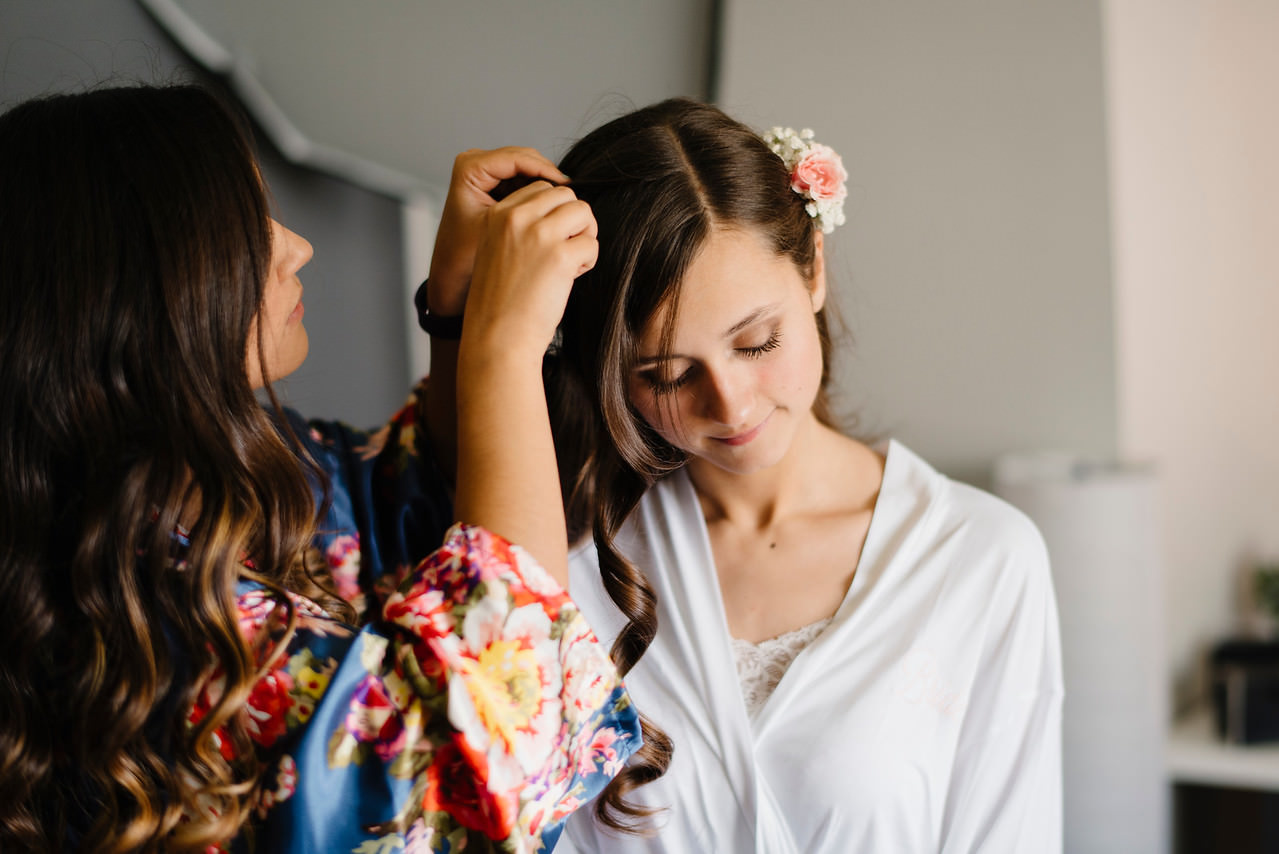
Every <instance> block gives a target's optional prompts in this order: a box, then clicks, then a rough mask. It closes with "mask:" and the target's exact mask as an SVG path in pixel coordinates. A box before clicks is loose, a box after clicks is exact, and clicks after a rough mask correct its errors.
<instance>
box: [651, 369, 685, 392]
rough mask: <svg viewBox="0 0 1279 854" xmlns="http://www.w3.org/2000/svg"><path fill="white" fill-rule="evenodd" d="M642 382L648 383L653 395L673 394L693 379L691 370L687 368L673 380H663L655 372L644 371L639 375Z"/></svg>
mask: <svg viewBox="0 0 1279 854" xmlns="http://www.w3.org/2000/svg"><path fill="white" fill-rule="evenodd" d="M640 377H641V378H642V379H643V380H644V382H646V383H648V387H649V388H651V389H652V390H653V392H654V393H655V394H674V393H675V392H677V391H679V390H680V389H681V388H683V387H684V386H685V385H687V384H688V381H689V380H690V379H692V377H693V369H692V368H689V369H688V370H686V371H684V373H682V374H680V375H679V376H677V377H674V378H673V379H669V380H668V379H664V378H663V377H662V376H661V375H660V374H659V373H658V372H657V371H646V372H644V373H643V374H641V375H640Z"/></svg>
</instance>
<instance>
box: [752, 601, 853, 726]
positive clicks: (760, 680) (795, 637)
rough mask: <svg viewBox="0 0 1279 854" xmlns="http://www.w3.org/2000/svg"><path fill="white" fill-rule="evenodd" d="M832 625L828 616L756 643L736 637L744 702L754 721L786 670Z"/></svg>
mask: <svg viewBox="0 0 1279 854" xmlns="http://www.w3.org/2000/svg"><path fill="white" fill-rule="evenodd" d="M829 623H830V617H827V618H826V619H824V620H818V621H817V622H815V623H809V624H808V625H807V626H801V627H800V628H798V629H795V630H794V631H792V632H786V633H785V634H781V635H778V636H777V637H775V638H769V639H768V640H765V641H761V642H760V643H757V644H754V643H751V642H750V641H744V640H740V639H739V638H733V658H735V659H736V660H737V678H738V681H740V682H741V683H742V699H743V700H745V701H746V712H747V714H749V715H750V717H751V719H752V720H754V718H755V715H756V713H758V712H759V710H760V709H762V708H763V707H764V703H765V702H767V701H768V698H769V697H770V696H772V694H773V690H774V689H775V688H776V687H777V683H778V682H781V681H782V675H783V674H784V673H785V672H786V668H788V667H790V665H791V662H792V661H794V660H795V657H796V656H797V655H799V654H800V653H801V652H803V651H804V647H806V646H808V645H809V644H810V643H812V642H813V640H814V639H815V638H816V637H817V636H818V635H820V634H821V633H822V629H824V628H826V626H827V625H828V624H829Z"/></svg>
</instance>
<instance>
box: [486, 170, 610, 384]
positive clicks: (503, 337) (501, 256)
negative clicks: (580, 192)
mask: <svg viewBox="0 0 1279 854" xmlns="http://www.w3.org/2000/svg"><path fill="white" fill-rule="evenodd" d="M484 220H485V226H486V227H485V229H484V231H483V234H482V236H481V238H480V242H479V245H478V247H477V249H478V257H477V260H476V263H475V272H474V279H473V282H472V285H471V292H470V296H469V297H468V299H467V303H466V321H465V325H464V326H463V328H462V347H463V350H464V351H467V350H471V349H472V348H479V347H484V346H497V347H499V348H500V349H501V350H502V351H506V352H509V351H511V350H512V349H513V348H520V352H521V353H523V354H526V355H527V357H528V358H531V359H534V360H536V363H537V364H538V365H540V364H541V358H542V354H543V352H544V351H545V350H546V347H547V345H548V344H550V342H551V337H552V335H554V333H555V327H556V325H557V324H558V323H559V321H560V317H561V315H563V313H564V305H565V303H566V302H567V300H568V295H569V290H570V289H571V288H572V285H573V280H574V279H575V278H577V277H578V276H580V275H581V274H582V273H585V272H586V271H587V270H589V269H591V267H593V266H595V260H596V258H597V256H598V254H599V243H598V242H597V240H596V235H597V233H598V232H597V228H596V224H595V217H594V216H593V215H592V214H591V209H590V207H589V206H588V205H587V204H586V202H583V201H581V200H579V199H578V198H577V196H576V195H575V194H574V193H573V191H572V190H571V189H569V188H568V187H563V186H553V185H551V184H548V183H547V182H545V181H536V182H534V183H532V184H529V185H528V186H526V187H522V188H521V189H519V190H516V191H515V192H514V193H512V194H511V195H510V196H508V197H507V198H506V199H504V200H502V201H501V202H499V203H497V204H495V205H493V206H492V207H490V208H489V209H488V210H487V211H486V212H485V215H484Z"/></svg>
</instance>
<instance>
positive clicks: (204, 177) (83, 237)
mask: <svg viewBox="0 0 1279 854" xmlns="http://www.w3.org/2000/svg"><path fill="white" fill-rule="evenodd" d="M270 255H271V231H270V221H269V205H268V201H267V198H266V195H265V189H264V187H263V186H262V183H261V178H260V175H259V174H258V171H257V167H256V165H255V159H254V156H253V152H252V148H251V143H250V141H249V135H248V132H247V129H246V127H245V125H244V123H243V120H242V119H241V118H240V117H239V115H238V113H236V112H235V111H233V110H230V109H228V108H227V107H226V106H225V105H224V104H223V103H222V102H221V101H220V100H219V99H217V98H216V97H214V96H213V95H211V94H210V93H209V92H207V91H205V90H203V89H200V88H197V87H193V86H174V87H163V88H154V87H123V88H111V89H101V90H96V91H91V92H86V93H80V94H74V95H57V96H52V97H48V98H44V99H39V100H35V101H28V102H26V103H24V104H21V105H19V106H17V107H15V108H13V109H12V110H10V111H9V112H7V113H5V114H4V115H3V116H0V276H3V284H2V286H0V399H2V400H4V401H5V404H4V406H3V407H0V473H2V474H3V477H4V481H5V485H4V488H3V490H0V648H3V649H4V650H6V654H7V656H8V661H7V662H6V667H5V672H4V675H3V678H0V848H4V849H6V850H8V849H9V848H11V847H12V848H15V849H23V850H26V849H46V850H61V849H63V848H76V849H84V850H94V851H99V850H101V851H120V850H135V849H145V850H150V849H156V848H160V847H163V848H165V849H173V850H186V849H193V850H194V849H200V848H204V847H205V846H208V845H210V844H213V843H217V842H221V841H226V840H227V839H229V838H231V837H232V836H234V835H235V834H236V832H238V830H239V828H240V826H241V824H242V823H243V821H244V820H245V819H246V818H247V816H248V810H249V808H250V806H251V804H252V801H253V798H254V795H255V791H256V787H257V775H258V773H259V771H260V769H259V767H258V765H257V760H256V759H255V758H254V757H255V754H254V750H253V748H252V745H251V744H250V742H249V739H248V734H247V730H246V728H245V725H244V721H243V717H242V710H243V707H244V701H245V700H246V698H247V696H248V694H249V692H250V690H251V688H252V686H253V684H254V682H256V680H257V679H258V677H259V675H260V671H259V661H258V658H257V657H256V656H255V655H254V653H253V652H252V651H251V650H250V649H249V648H248V646H247V645H246V641H245V639H244V638H243V637H242V636H241V634H240V630H239V626H238V622H237V619H236V615H237V611H236V607H235V586H236V583H237V581H238V580H239V579H240V578H241V577H242V576H244V575H245V574H246V570H245V567H244V556H245V555H252V557H253V561H254V566H255V567H256V571H257V577H258V578H259V580H261V581H262V582H263V583H265V584H266V585H267V586H268V587H270V588H272V589H274V590H276V591H277V593H279V592H283V590H285V589H299V588H305V587H307V585H308V582H307V580H306V578H305V575H306V570H305V568H304V567H303V566H302V562H301V560H300V557H301V555H302V553H303V550H304V548H305V546H306V544H307V543H308V542H309V539H310V536H311V532H312V529H313V526H314V523H315V499H314V496H313V494H312V490H311V486H310V483H311V481H309V480H308V478H309V477H310V475H308V473H307V471H308V470H307V468H306V467H305V466H304V465H303V463H302V462H300V460H299V456H298V444H297V440H296V437H295V436H293V435H292V433H291V431H289V429H288V427H287V422H286V421H285V419H283V418H279V419H278V421H277V420H276V419H273V418H272V417H271V415H269V414H268V412H267V411H265V410H264V409H263V407H262V406H261V404H260V403H259V401H258V399H257V397H256V395H255V394H254V391H253V389H252V388H251V384H250V381H249V377H248V376H247V373H246V365H245V357H246V347H247V346H257V347H258V351H259V355H261V352H262V342H261V337H260V335H259V336H258V340H257V341H255V342H252V343H250V341H249V336H250V328H251V325H252V321H253V318H254V317H255V316H256V315H257V314H258V312H259V310H260V307H261V304H262V298H263V290H264V285H265V281H266V277H267V266H268V263H269V259H270ZM263 364H264V365H265V362H263ZM267 394H268V396H269V397H270V399H271V401H272V402H273V404H274V405H275V407H276V409H277V412H278V410H279V403H278V401H276V399H275V397H274V394H273V393H272V392H271V391H270V389H269V387H268V389H267ZM184 527H186V528H189V547H184V546H183V545H182V544H181V543H180V541H179V539H178V537H177V536H176V535H175V532H176V531H180V530H182V529H183V528H184ZM289 631H290V633H291V631H292V620H290V629H289ZM285 642H287V635H286V637H285V639H284V640H282V641H280V643H285ZM215 669H218V670H220V672H221V674H222V676H223V678H224V680H225V689H224V690H223V692H222V694H221V697H220V698H219V699H218V700H217V701H216V702H215V704H214V706H213V708H212V709H211V710H210V711H209V712H208V713H207V714H206V716H205V717H204V718H203V719H202V720H200V721H199V723H198V724H196V725H194V726H191V725H189V724H188V715H189V713H190V710H191V708H192V705H193V703H194V701H195V699H196V693H197V691H198V690H199V688H200V686H201V685H202V684H203V683H204V682H205V680H206V679H207V678H208V676H209V675H210V674H211V673H212V672H214V670H215ZM215 730H221V731H223V732H225V733H226V734H227V737H229V739H230V740H231V743H232V746H233V748H234V752H235V754H236V756H237V757H239V758H238V759H236V760H233V761H228V760H226V759H224V758H223V757H222V755H221V754H220V753H219V751H218V749H217V748H216V746H215V743H214V739H213V737H212V736H213V733H214V731H215Z"/></svg>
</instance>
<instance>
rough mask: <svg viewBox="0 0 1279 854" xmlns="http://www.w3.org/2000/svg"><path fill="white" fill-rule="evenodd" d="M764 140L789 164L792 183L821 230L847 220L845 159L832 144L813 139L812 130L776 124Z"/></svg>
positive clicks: (831, 227) (832, 229)
mask: <svg viewBox="0 0 1279 854" xmlns="http://www.w3.org/2000/svg"><path fill="white" fill-rule="evenodd" d="M763 139H764V143H765V144H766V145H767V146H768V147H769V148H770V149H772V151H773V153H774V154H776V155H777V156H778V157H780V158H781V159H782V162H783V163H785V164H786V170H787V171H788V172H790V187H791V189H792V190H794V191H795V192H797V193H799V194H800V195H801V196H803V197H804V198H805V199H808V203H807V204H805V205H804V210H806V211H808V215H809V216H811V217H812V218H813V220H814V221H815V222H816V223H817V227H818V228H820V229H821V230H822V234H830V233H831V232H832V231H834V230H835V226H837V225H843V224H844V198H845V197H846V196H847V195H848V188H847V187H846V186H844V182H845V181H847V180H848V173H847V172H846V171H845V170H844V162H843V161H842V160H841V159H840V157H839V155H838V154H836V153H835V150H834V149H833V148H831V147H830V146H829V145H822V144H821V143H820V142H813V131H812V130H811V129H810V128H804V129H803V130H801V131H800V132H799V133H796V132H795V129H794V128H783V127H775V128H773V129H772V130H770V131H768V132H767V133H765V134H764V135H763Z"/></svg>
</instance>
